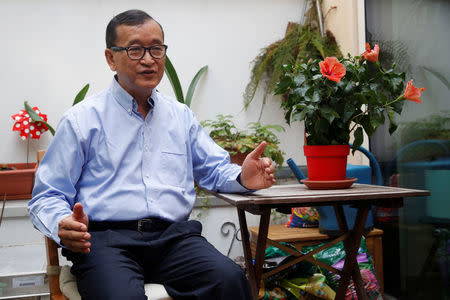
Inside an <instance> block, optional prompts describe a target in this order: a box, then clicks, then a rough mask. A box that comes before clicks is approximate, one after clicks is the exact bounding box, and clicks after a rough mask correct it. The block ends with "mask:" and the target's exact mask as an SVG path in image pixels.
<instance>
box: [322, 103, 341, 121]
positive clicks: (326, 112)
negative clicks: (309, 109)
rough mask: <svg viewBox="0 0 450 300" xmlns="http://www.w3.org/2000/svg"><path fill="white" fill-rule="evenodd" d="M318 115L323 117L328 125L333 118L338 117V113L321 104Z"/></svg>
mask: <svg viewBox="0 0 450 300" xmlns="http://www.w3.org/2000/svg"><path fill="white" fill-rule="evenodd" d="M320 115H321V116H322V117H324V118H325V119H326V120H327V121H328V123H329V124H330V125H331V123H332V122H333V120H334V119H335V118H339V114H338V113H337V112H336V111H334V110H333V109H332V108H331V107H328V106H323V107H322V108H321V109H320Z"/></svg>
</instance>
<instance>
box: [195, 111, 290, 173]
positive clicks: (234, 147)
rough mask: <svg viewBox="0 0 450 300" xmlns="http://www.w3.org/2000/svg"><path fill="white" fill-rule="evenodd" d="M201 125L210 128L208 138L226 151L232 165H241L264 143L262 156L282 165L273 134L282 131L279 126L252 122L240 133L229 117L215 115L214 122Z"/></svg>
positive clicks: (282, 153) (281, 157)
mask: <svg viewBox="0 0 450 300" xmlns="http://www.w3.org/2000/svg"><path fill="white" fill-rule="evenodd" d="M201 124H202V126H203V127H205V128H211V131H210V133H209V136H210V137H211V138H212V139H213V140H214V141H215V142H216V143H217V144H218V145H219V146H221V147H222V148H224V149H225V150H227V151H228V153H229V154H230V159H231V162H232V163H237V164H239V165H242V163H243V162H244V159H245V157H246V156H247V154H248V153H250V152H251V151H253V150H254V149H255V148H256V147H257V146H258V145H259V144H260V143H261V142H263V141H266V142H267V146H266V149H265V150H264V153H263V155H264V156H266V157H270V158H271V159H272V161H274V162H275V163H276V164H277V165H278V166H281V165H282V164H283V161H284V157H283V155H284V152H283V151H281V150H280V149H279V147H278V145H279V144H280V141H279V139H278V137H277V136H276V134H275V132H281V131H283V130H284V128H283V127H281V126H279V125H261V124H260V123H259V122H252V123H249V124H248V130H243V131H240V130H238V129H237V128H236V126H235V125H234V123H233V121H232V116H231V115H226V116H224V115H217V119H216V120H205V121H202V122H201Z"/></svg>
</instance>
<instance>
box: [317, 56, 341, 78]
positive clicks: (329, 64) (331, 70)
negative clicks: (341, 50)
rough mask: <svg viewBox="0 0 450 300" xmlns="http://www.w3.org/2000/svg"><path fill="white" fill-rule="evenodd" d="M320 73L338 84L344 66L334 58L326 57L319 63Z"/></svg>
mask: <svg viewBox="0 0 450 300" xmlns="http://www.w3.org/2000/svg"><path fill="white" fill-rule="evenodd" d="M319 66H320V72H322V75H323V76H325V77H326V78H328V79H330V80H333V81H336V82H340V81H341V78H342V77H344V75H345V66H344V65H343V64H341V63H340V62H339V60H338V59H337V58H336V57H327V58H325V61H321V62H320V63H319Z"/></svg>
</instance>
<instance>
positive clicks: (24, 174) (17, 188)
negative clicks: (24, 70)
mask: <svg viewBox="0 0 450 300" xmlns="http://www.w3.org/2000/svg"><path fill="white" fill-rule="evenodd" d="M26 165H27V164H26V163H14V164H7V167H9V168H15V170H0V199H3V197H4V195H5V193H6V199H10V200H13V199H29V198H30V197H31V191H32V190H33V184H34V174H35V173H36V170H37V167H38V165H37V163H28V168H27V166H26Z"/></svg>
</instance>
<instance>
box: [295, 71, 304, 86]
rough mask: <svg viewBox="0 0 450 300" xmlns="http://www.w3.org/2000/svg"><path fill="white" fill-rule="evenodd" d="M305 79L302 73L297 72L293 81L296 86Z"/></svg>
mask: <svg viewBox="0 0 450 300" xmlns="http://www.w3.org/2000/svg"><path fill="white" fill-rule="evenodd" d="M305 80H306V77H305V75H303V74H302V73H299V74H298V75H297V76H295V77H294V83H295V84H296V85H297V86H300V85H302V84H303V82H305Z"/></svg>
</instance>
